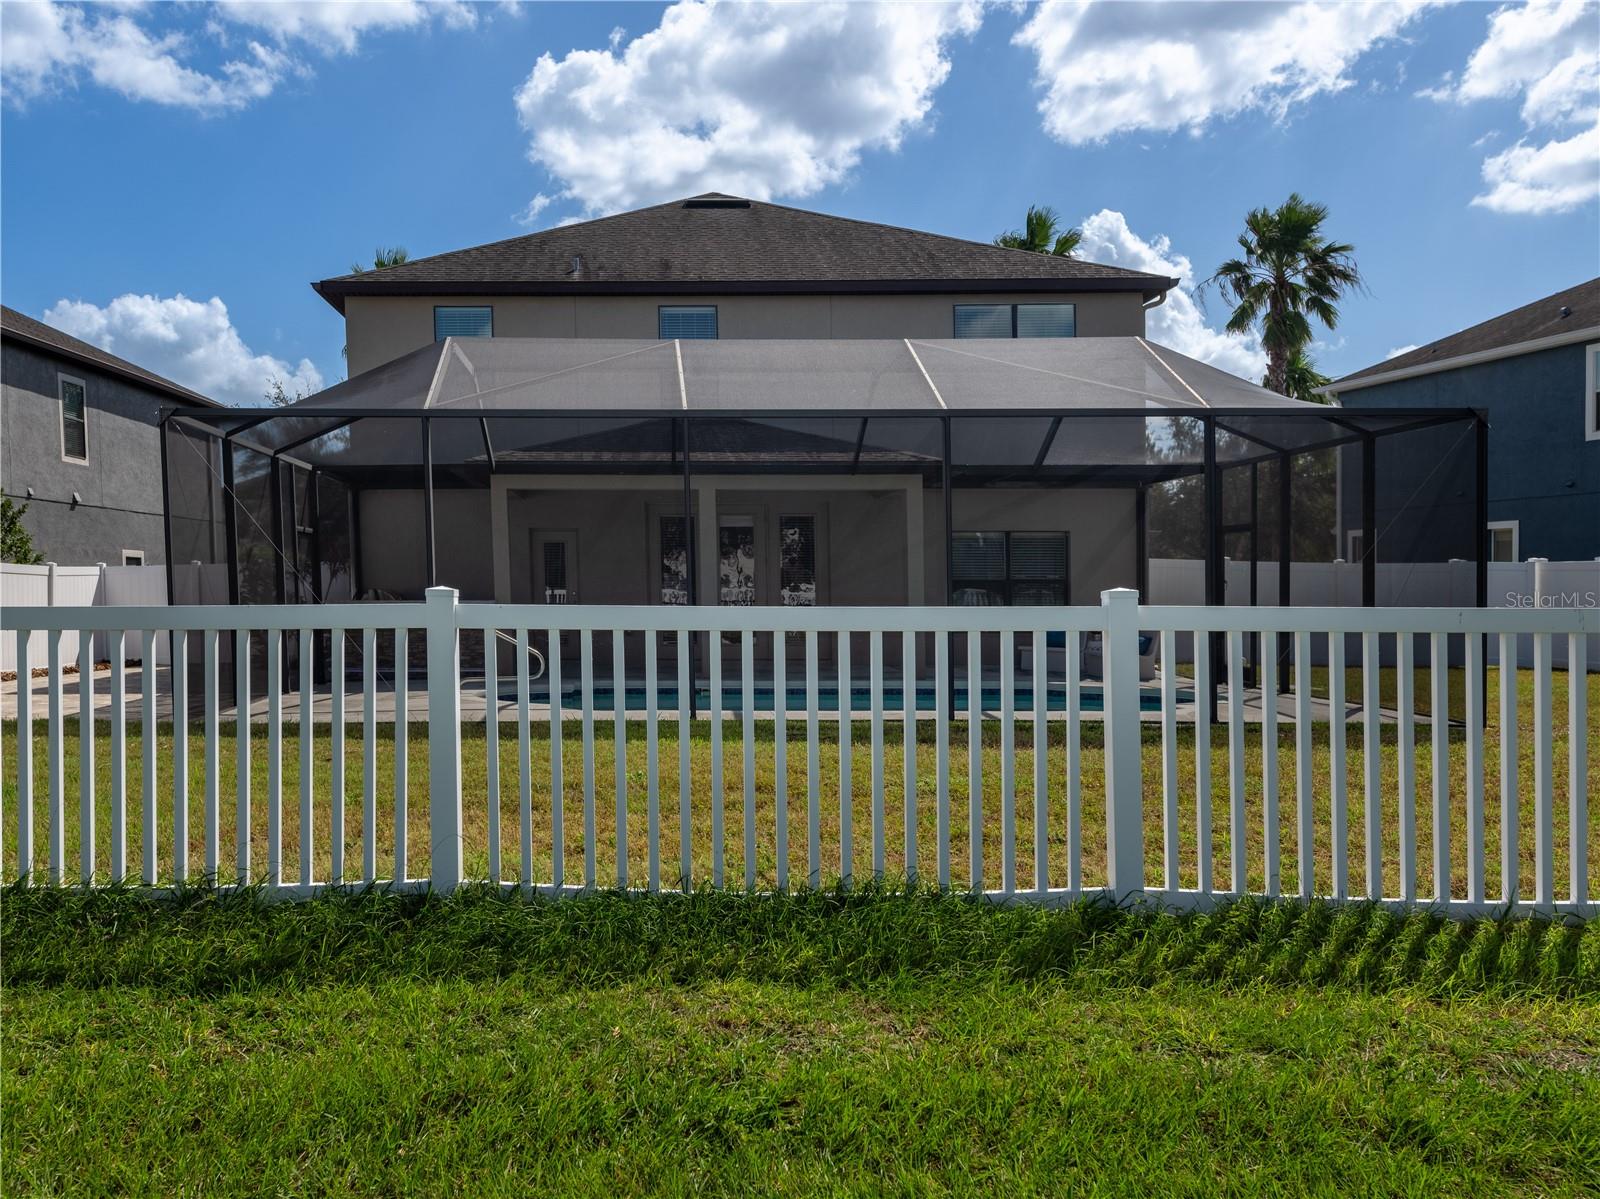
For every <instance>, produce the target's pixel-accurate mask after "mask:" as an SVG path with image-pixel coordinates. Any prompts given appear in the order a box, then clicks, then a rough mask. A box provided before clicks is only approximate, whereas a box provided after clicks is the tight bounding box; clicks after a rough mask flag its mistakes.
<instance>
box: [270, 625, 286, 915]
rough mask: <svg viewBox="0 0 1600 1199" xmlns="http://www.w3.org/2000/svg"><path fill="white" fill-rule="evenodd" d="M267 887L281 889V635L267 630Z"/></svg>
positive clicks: (274, 630) (278, 631) (272, 630)
mask: <svg viewBox="0 0 1600 1199" xmlns="http://www.w3.org/2000/svg"><path fill="white" fill-rule="evenodd" d="M267 886H269V887H281V886H283V633H282V632H281V631H280V630H278V629H268V630H267Z"/></svg>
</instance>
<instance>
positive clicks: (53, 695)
mask: <svg viewBox="0 0 1600 1199" xmlns="http://www.w3.org/2000/svg"><path fill="white" fill-rule="evenodd" d="M45 639H46V660H47V661H48V663H49V671H50V677H49V678H48V679H46V680H45V688H46V695H47V696H48V704H49V712H48V717H47V719H48V725H47V731H46V734H45V759H44V765H45V780H46V786H47V788H48V790H47V792H46V800H47V803H48V808H47V811H46V824H45V829H46V833H47V835H48V837H49V839H50V858H49V870H50V873H49V875H48V877H49V880H50V885H51V886H55V887H59V886H60V885H61V884H62V883H63V882H64V881H66V880H65V873H66V861H65V852H66V851H65V847H64V845H63V841H62V838H64V837H65V836H66V820H65V819H64V818H63V814H62V805H63V803H64V802H65V800H64V799H63V798H62V792H61V788H62V765H61V740H62V738H61V688H62V686H63V685H64V684H63V675H62V673H61V633H60V632H59V631H56V630H51V631H50V632H48V633H46V634H45Z"/></svg>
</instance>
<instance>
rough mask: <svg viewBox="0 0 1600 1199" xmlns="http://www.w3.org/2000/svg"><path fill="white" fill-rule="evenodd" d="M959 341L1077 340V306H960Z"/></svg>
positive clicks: (957, 314) (957, 320)
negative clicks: (961, 339) (965, 339)
mask: <svg viewBox="0 0 1600 1199" xmlns="http://www.w3.org/2000/svg"><path fill="white" fill-rule="evenodd" d="M955 335H956V336H957V337H1076V336H1077V335H1078V306H1077V305H1076V304H957V305H956V311H955Z"/></svg>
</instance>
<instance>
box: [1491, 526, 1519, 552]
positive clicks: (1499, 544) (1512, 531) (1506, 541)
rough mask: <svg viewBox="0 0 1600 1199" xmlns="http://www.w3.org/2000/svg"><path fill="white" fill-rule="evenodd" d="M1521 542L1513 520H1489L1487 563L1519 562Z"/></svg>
mask: <svg viewBox="0 0 1600 1199" xmlns="http://www.w3.org/2000/svg"><path fill="white" fill-rule="evenodd" d="M1520 540H1521V536H1520V533H1519V531H1518V529H1517V522H1516V521H1514V520H1491V521H1490V522H1489V561H1491V562H1520V561H1522V547H1521V545H1520V544H1519V542H1520Z"/></svg>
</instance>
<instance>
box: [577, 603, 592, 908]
mask: <svg viewBox="0 0 1600 1199" xmlns="http://www.w3.org/2000/svg"><path fill="white" fill-rule="evenodd" d="M578 694H579V701H580V707H579V711H580V712H581V714H582V720H583V885H584V886H585V887H587V888H590V889H592V888H593V887H594V884H595V873H596V871H595V843H594V841H595V830H594V826H595V817H594V630H593V629H590V628H580V629H579V630H578Z"/></svg>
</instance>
